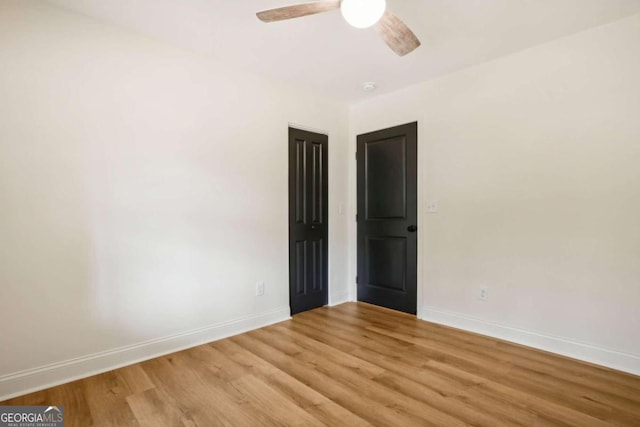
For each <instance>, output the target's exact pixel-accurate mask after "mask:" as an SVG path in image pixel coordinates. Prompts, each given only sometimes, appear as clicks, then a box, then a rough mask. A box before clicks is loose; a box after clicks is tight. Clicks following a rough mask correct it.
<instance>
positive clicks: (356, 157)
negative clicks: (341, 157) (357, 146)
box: [355, 151, 358, 160]
mask: <svg viewBox="0 0 640 427" xmlns="http://www.w3.org/2000/svg"><path fill="white" fill-rule="evenodd" d="M355 154H356V160H358V152H357V151H356V153H355Z"/></svg>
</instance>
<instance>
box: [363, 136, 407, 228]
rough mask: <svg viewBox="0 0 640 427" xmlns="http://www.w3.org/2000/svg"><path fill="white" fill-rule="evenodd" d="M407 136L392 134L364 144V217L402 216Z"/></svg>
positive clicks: (403, 210)
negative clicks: (389, 136)
mask: <svg viewBox="0 0 640 427" xmlns="http://www.w3.org/2000/svg"><path fill="white" fill-rule="evenodd" d="M406 145H407V144H406V138H404V137H395V138H389V139H383V140H380V141H372V142H369V143H366V144H364V151H365V168H366V179H365V188H366V190H365V191H366V197H367V202H366V206H367V209H366V218H367V219H368V220H372V219H391V218H405V217H406V211H407V202H406V188H407V185H406V175H407V167H406V166H407V156H406Z"/></svg>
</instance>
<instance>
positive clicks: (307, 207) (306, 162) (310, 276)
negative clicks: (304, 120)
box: [289, 128, 329, 314]
mask: <svg viewBox="0 0 640 427" xmlns="http://www.w3.org/2000/svg"><path fill="white" fill-rule="evenodd" d="M327 141H328V138H327V136H326V135H320V134H316V133H312V132H306V131H302V130H298V129H292V128H290V129H289V282H290V284H289V295H290V305H291V314H295V313H299V312H301V311H305V310H310V309H312V308H317V307H321V306H323V305H326V304H327V302H328V289H327V272H328V259H327V258H328V257H327V254H328V245H327V242H328V230H329V229H328V222H327V219H328V217H327V214H328V212H327V206H328V182H327Z"/></svg>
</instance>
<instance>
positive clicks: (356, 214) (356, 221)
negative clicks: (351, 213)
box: [356, 214, 358, 222]
mask: <svg viewBox="0 0 640 427" xmlns="http://www.w3.org/2000/svg"><path fill="white" fill-rule="evenodd" d="M356 222H358V214H356Z"/></svg>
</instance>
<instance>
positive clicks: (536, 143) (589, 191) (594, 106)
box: [349, 15, 640, 374]
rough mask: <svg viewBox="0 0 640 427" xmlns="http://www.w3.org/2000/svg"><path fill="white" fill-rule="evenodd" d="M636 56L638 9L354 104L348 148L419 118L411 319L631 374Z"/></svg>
mask: <svg viewBox="0 0 640 427" xmlns="http://www.w3.org/2000/svg"><path fill="white" fill-rule="evenodd" d="M639 52H640V15H638V16H634V17H631V18H628V19H625V20H622V21H618V22H616V23H612V24H609V25H606V26H602V27H598V28H595V29H592V30H589V31H586V32H582V33H579V34H576V35H573V36H571V37H567V38H563V39H560V40H557V41H554V42H552V43H548V44H545V45H542V46H539V47H536V48H533V49H529V50H526V51H523V52H520V53H518V54H514V55H511V56H508V57H505V58H502V59H499V60H496V61H492V62H489V63H485V64H483V65H480V66H476V67H474V68H471V69H467V70H464V71H461V72H458V73H455V74H451V75H448V76H445V77H443V78H440V79H437V80H433V81H430V82H426V83H423V84H420V85H417V86H413V87H411V88H408V89H406V90H402V91H399V92H395V93H393V94H389V95H387V96H380V97H377V98H375V99H373V100H371V101H368V102H364V103H360V104H357V105H355V106H353V107H352V108H351V121H350V128H351V137H350V140H351V144H352V148H351V151H354V150H355V136H356V135H357V134H360V133H364V132H369V131H373V130H376V129H380V128H385V127H389V126H393V125H397V124H401V123H406V122H409V121H413V120H416V119H417V120H419V151H420V163H419V164H420V169H421V170H420V172H421V175H422V179H421V182H420V197H421V199H422V203H423V204H424V203H425V202H426V201H428V200H437V201H438V202H439V208H440V211H439V213H438V214H426V213H422V214H421V218H420V226H421V232H420V238H421V239H422V240H421V253H420V255H419V260H420V268H421V280H420V284H419V285H420V288H421V299H420V300H421V304H422V307H419V309H421V311H420V312H421V313H422V314H421V315H422V317H423V318H425V319H428V320H434V321H437V322H441V323H447V324H450V325H454V326H459V327H464V328H467V329H471V330H475V331H479V332H483V333H487V334H490V335H495V336H499V337H505V338H508V339H512V340H515V341H519V342H522V343H525V344H530V345H535V346H538V347H542V348H546V349H550V350H553V351H557V352H560V353H564V354H568V355H571V356H574V357H578V358H582V359H586V360H590V361H594V362H597V363H602V364H606V365H609V366H613V367H617V368H620V369H624V370H627V371H630V372H635V373H638V374H640V339H639V337H640V335H639V333H640V167H639V162H640V79H639V76H640V55H639ZM350 167H351V169H352V170H351V172H350V177H351V187H350V194H351V201H350V206H351V207H352V209H353V207H354V206H355V185H354V177H355V165H354V164H353V163H352V164H351V166H350ZM354 233H355V228H354V227H353V225H352V226H351V237H352V239H351V248H350V258H351V260H352V265H351V267H350V272H349V276H350V277H354V275H355V265H354V264H353V262H354V261H355V255H354V254H355V248H354V242H355V239H354V237H355V234H354ZM351 281H353V280H351ZM481 285H486V286H488V287H489V300H488V301H487V302H482V301H479V300H478V298H477V297H478V291H479V287H480V286H481ZM352 292H354V290H353V289H352Z"/></svg>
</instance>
